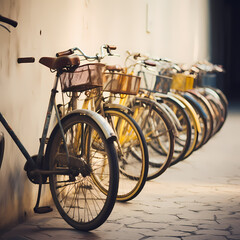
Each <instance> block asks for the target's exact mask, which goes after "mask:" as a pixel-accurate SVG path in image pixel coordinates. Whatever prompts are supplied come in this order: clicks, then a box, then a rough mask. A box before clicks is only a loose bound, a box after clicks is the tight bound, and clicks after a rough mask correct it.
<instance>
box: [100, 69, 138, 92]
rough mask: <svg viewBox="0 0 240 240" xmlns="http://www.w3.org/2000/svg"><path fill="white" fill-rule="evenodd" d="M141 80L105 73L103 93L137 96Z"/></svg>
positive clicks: (130, 76) (126, 75)
mask: <svg viewBox="0 0 240 240" xmlns="http://www.w3.org/2000/svg"><path fill="white" fill-rule="evenodd" d="M140 81H141V78H140V77H138V76H134V75H128V74H123V73H104V78H103V91H107V92H111V93H122V94H130V95H136V94H137V93H138V91H139V87H140Z"/></svg>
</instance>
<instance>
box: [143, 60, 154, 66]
mask: <svg viewBox="0 0 240 240" xmlns="http://www.w3.org/2000/svg"><path fill="white" fill-rule="evenodd" d="M143 63H144V64H146V65H148V66H151V67H156V63H155V62H154V61H151V60H149V59H147V60H144V61H143Z"/></svg>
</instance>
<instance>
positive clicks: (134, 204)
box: [0, 105, 240, 240]
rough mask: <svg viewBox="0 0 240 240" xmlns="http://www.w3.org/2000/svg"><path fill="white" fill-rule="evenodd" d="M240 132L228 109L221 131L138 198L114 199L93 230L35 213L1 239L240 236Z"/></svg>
mask: <svg viewBox="0 0 240 240" xmlns="http://www.w3.org/2000/svg"><path fill="white" fill-rule="evenodd" d="M239 107H240V105H239ZM238 136H240V108H239V109H238V111H236V109H232V110H230V113H229V117H228V119H227V121H226V123H225V125H224V126H223V128H222V130H221V131H220V132H219V133H218V134H217V135H216V136H215V137H213V138H212V139H211V140H210V141H209V142H208V143H207V144H206V145H205V146H204V147H203V148H202V149H200V150H198V151H197V152H195V153H193V154H192V155H191V156H190V157H189V158H188V159H186V160H185V161H183V162H181V163H178V164H177V165H176V166H174V167H171V168H169V169H168V170H167V171H166V172H165V173H164V174H163V175H162V176H160V177H159V178H157V179H155V180H153V181H150V182H147V184H146V185H145V188H144V189H143V191H142V192H141V193H140V195H139V196H138V197H137V198H135V199H133V200H132V201H130V202H128V203H116V205H115V208H114V210H113V212H112V214H111V215H110V217H109V218H108V220H107V222H105V223H104V224H103V225H102V226H101V227H99V228H98V229H96V230H94V231H92V232H89V233H82V232H78V231H76V230H74V229H72V228H71V227H69V226H68V225H67V224H66V223H65V222H64V220H62V219H61V217H60V216H59V215H58V212H57V211H56V210H55V211H53V212H52V213H48V214H44V215H34V216H31V217H30V218H28V219H27V221H25V222H24V223H22V224H19V225H17V226H16V227H14V228H12V229H11V230H10V231H8V232H6V233H5V234H3V235H1V236H0V239H4V240H26V239H32V240H41V239H42V240H47V239H52V240H54V239H58V240H61V239H89V240H100V239H104V240H112V239H115V240H118V239H119V240H120V239H124V240H127V239H134V240H135V239H137V240H145V239H149V240H155V239H156V240H162V239H164V240H195V239H196V240H236V239H240V154H239V152H238V150H240V140H239V139H238ZM0 221H2V219H1V220H0Z"/></svg>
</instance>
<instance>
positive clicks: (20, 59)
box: [17, 57, 35, 63]
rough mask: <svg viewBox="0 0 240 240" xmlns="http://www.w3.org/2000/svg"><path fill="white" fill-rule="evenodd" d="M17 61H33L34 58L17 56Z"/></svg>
mask: <svg viewBox="0 0 240 240" xmlns="http://www.w3.org/2000/svg"><path fill="white" fill-rule="evenodd" d="M17 62H18V63H33V62H35V58H34V57H24V58H18V59H17Z"/></svg>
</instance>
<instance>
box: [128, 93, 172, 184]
mask: <svg viewBox="0 0 240 240" xmlns="http://www.w3.org/2000/svg"><path fill="white" fill-rule="evenodd" d="M131 105H132V106H131V109H132V111H133V118H134V119H135V120H136V121H137V123H138V124H139V126H140V127H141V129H142V131H143V134H144V137H145V139H146V142H147V145H148V151H149V156H150V157H149V170H148V177H147V180H151V179H154V178H156V177H159V176H160V175H161V174H163V173H164V172H165V171H166V170H167V168H168V167H169V165H170V163H171V160H172V156H173V151H174V141H175V140H174V133H173V129H172V125H171V123H170V121H169V120H168V117H167V115H165V114H164V113H163V112H162V111H160V109H159V108H158V107H157V105H158V103H157V102H155V101H149V99H147V100H145V99H144V98H138V99H137V100H136V101H135V100H133V102H132V103H131Z"/></svg>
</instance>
